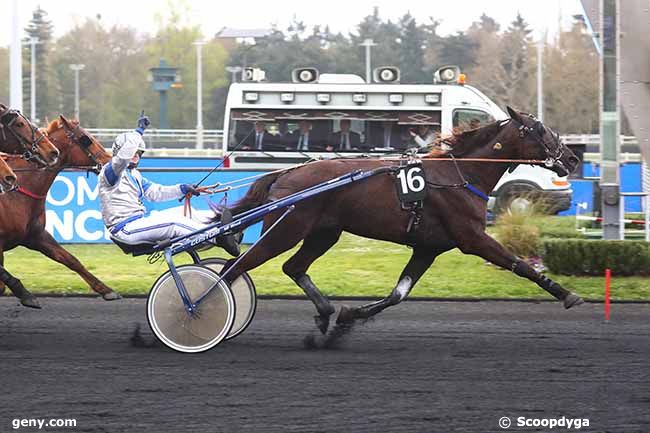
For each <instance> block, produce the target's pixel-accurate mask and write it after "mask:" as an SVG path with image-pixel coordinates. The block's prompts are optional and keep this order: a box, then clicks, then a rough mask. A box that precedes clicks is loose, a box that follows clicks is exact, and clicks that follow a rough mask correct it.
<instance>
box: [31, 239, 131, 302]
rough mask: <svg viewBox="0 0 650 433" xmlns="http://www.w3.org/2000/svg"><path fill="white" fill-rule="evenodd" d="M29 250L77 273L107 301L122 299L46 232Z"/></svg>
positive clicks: (32, 242)
mask: <svg viewBox="0 0 650 433" xmlns="http://www.w3.org/2000/svg"><path fill="white" fill-rule="evenodd" d="M26 246H27V247H28V248H29V249H32V250H36V251H39V252H41V253H43V254H45V255H46V256H47V257H49V258H50V259H52V260H54V261H56V262H59V263H61V264H63V265H65V266H67V267H68V268H69V269H71V270H73V271H75V272H76V273H77V274H79V276H80V277H81V278H83V280H84V281H85V282H86V283H88V285H89V286H90V288H91V289H93V290H94V291H95V292H97V293H99V294H100V295H102V298H104V299H105V300H106V301H113V300H115V299H120V298H121V296H120V295H119V293H117V292H114V291H113V290H112V289H111V288H110V287H108V286H107V285H106V284H104V283H102V282H101V281H100V280H99V279H98V278H97V277H95V276H94V275H93V274H91V273H90V272H88V270H87V269H86V268H85V267H84V265H82V264H81V262H80V261H79V260H77V258H76V257H75V256H73V255H72V254H70V253H69V252H67V251H66V250H65V249H64V248H63V247H62V246H61V245H59V243H58V242H57V241H56V240H54V238H53V237H52V236H51V235H50V234H49V233H48V232H46V231H43V232H41V233H40V234H39V235H38V237H37V238H35V239H33V240H32V241H31V242H30V243H29V244H28V245H26Z"/></svg>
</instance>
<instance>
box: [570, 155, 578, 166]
mask: <svg viewBox="0 0 650 433" xmlns="http://www.w3.org/2000/svg"><path fill="white" fill-rule="evenodd" d="M569 163H571V165H573V166H576V165H578V164H579V163H580V160H579V159H578V157H576V156H571V157H569Z"/></svg>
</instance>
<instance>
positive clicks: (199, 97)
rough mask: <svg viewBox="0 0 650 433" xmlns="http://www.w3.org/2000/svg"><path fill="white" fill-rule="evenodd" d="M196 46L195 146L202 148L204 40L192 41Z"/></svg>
mask: <svg viewBox="0 0 650 433" xmlns="http://www.w3.org/2000/svg"><path fill="white" fill-rule="evenodd" d="M194 45H195V46H196V148H197V149H203V58H202V51H203V50H202V49H203V45H205V41H196V42H194Z"/></svg>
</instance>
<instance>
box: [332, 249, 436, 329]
mask: <svg viewBox="0 0 650 433" xmlns="http://www.w3.org/2000/svg"><path fill="white" fill-rule="evenodd" d="M442 252H443V251H439V250H434V251H432V250H429V249H425V248H423V247H419V248H418V247H416V248H414V249H413V254H412V255H411V259H410V260H409V262H408V263H407V264H406V267H405V268H404V270H403V271H402V275H400V277H399V280H398V281H397V285H396V286H395V288H394V289H393V291H392V292H391V293H390V295H388V296H387V297H385V298H384V299H381V300H379V301H376V302H371V303H370V304H366V305H362V306H360V307H356V308H348V307H343V308H341V311H340V312H339V317H338V318H337V319H336V323H351V322H353V321H354V320H355V319H369V318H370V317H372V316H374V315H375V314H378V313H380V312H381V311H383V310H385V309H386V308H388V307H390V306H391V305H397V304H399V303H400V302H402V301H403V300H404V299H406V297H407V296H408V295H409V293H410V292H411V289H412V288H413V286H415V283H417V282H418V280H419V279H420V277H421V276H422V275H423V274H424V273H425V272H426V270H427V269H429V267H430V266H431V264H432V263H433V261H434V260H435V259H436V257H437V256H438V255H439V254H440V253H442Z"/></svg>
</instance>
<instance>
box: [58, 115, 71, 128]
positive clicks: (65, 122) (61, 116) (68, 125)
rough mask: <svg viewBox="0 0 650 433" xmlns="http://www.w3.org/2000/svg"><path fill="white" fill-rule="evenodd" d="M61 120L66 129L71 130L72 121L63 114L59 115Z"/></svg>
mask: <svg viewBox="0 0 650 433" xmlns="http://www.w3.org/2000/svg"><path fill="white" fill-rule="evenodd" d="M59 119H61V122H63V124H64V125H65V126H66V127H68V128H71V126H70V121H69V120H68V119H66V118H65V116H64V115H63V114H59Z"/></svg>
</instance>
